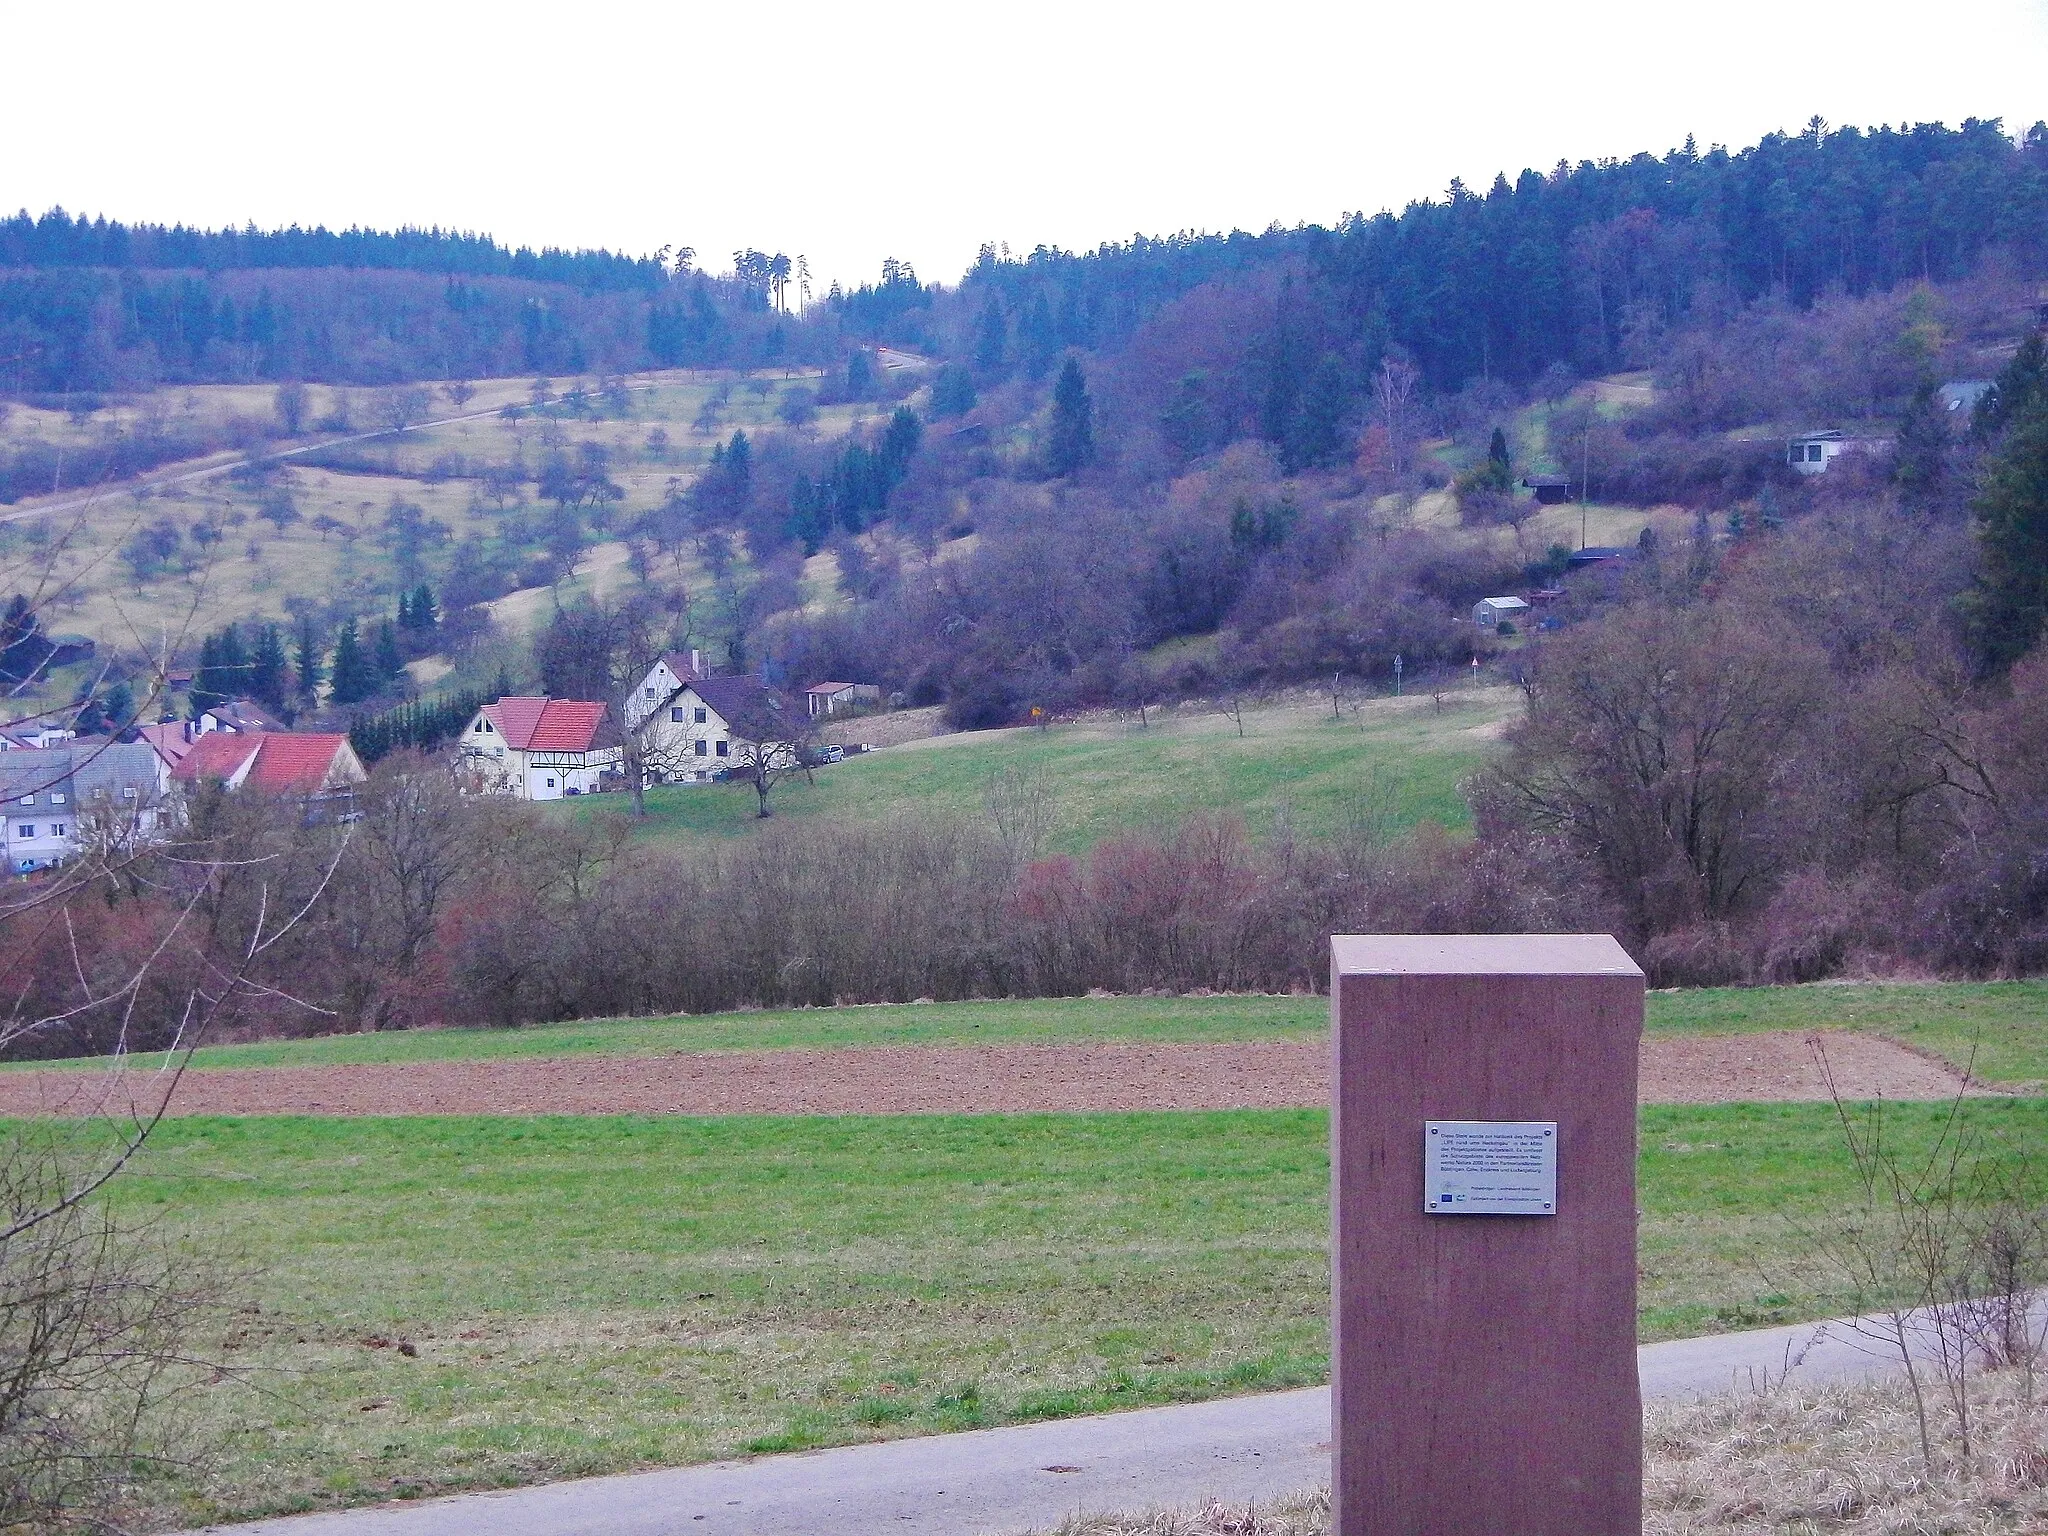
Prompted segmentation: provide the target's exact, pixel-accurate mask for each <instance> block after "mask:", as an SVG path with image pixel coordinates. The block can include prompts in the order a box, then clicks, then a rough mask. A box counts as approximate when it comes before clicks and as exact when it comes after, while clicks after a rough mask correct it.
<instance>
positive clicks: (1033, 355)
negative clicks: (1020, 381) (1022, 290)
mask: <svg viewBox="0 0 2048 1536" xmlns="http://www.w3.org/2000/svg"><path fill="white" fill-rule="evenodd" d="M1022 334H1023V342H1024V360H1025V371H1026V372H1028V373H1029V374H1030V375H1031V377H1032V378H1033V379H1042V378H1044V377H1045V370H1046V369H1047V368H1049V367H1051V366H1052V359H1053V354H1054V353H1056V352H1058V351H1059V349H1060V332H1059V327H1058V326H1056V325H1054V324H1053V319H1052V305H1050V304H1049V303H1047V302H1046V298H1045V290H1044V289H1043V288H1041V289H1039V290H1038V292H1037V293H1036V294H1034V295H1032V299H1031V307H1030V308H1029V309H1027V310H1026V311H1024V325H1023V333H1022Z"/></svg>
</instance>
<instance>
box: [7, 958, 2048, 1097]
mask: <svg viewBox="0 0 2048 1536" xmlns="http://www.w3.org/2000/svg"><path fill="white" fill-rule="evenodd" d="M1329 1006H1330V1005H1329V1001H1328V999H1326V998H1322V997H1116V998H1082V997H1046V998H1028V999H1010V1000H997V1001H991V1002H969V1003H884V1004H877V1005H875V1006H872V1007H856V1008H795V1009H781V1010H764V1011H761V1012H756V1013H714V1014H698V1015H685V1016H681V1017H676V1018H663V1019H585V1020H579V1021H577V1022H575V1023H571V1024H537V1025H533V1026H531V1027H528V1028H525V1029H436V1030H402V1031H394V1032H391V1033H379V1034H363V1035H322V1036H319V1037H317V1038H315V1039H310V1040H265V1041H258V1042H255V1043H252V1044H248V1045H213V1046H207V1047H205V1048H204V1049H202V1050H201V1051H199V1052H198V1054H197V1056H196V1058H195V1063H194V1064H195V1065H196V1066H198V1067H201V1068H206V1067H283V1066H295V1067H296V1066H318V1065H322V1064H343V1063H349V1062H404V1061H473V1060H482V1059H487V1058H501V1057H510V1056H525V1057H550V1056H580V1055H585V1054H591V1053H597V1054H608V1055H648V1054H657V1053H662V1052H668V1051H728V1050H782V1049H792V1048H804V1049H816V1048H832V1047H841V1046H860V1045H1018V1044H1044V1043H1056V1042H1059V1041H1064V1040H1268V1039H1281V1038H1288V1037H1294V1038H1299V1037H1302V1036H1305V1035H1314V1034H1318V1033H1320V1032H1321V1031H1322V1030H1323V1029H1324V1028H1326V1027H1327V1025H1328V1022H1329ZM1647 1015H1648V1018H1647V1028H1648V1030H1649V1032H1650V1033H1651V1034H1743V1033H1749V1032H1753V1031H1756V1030H1766V1029H1798V1030H1808V1029H1865V1030H1872V1031H1875V1032H1876V1033H1879V1034H1884V1035H1889V1036H1891V1037H1892V1038H1894V1039H1897V1040H1903V1041H1905V1042H1907V1043H1908V1044H1911V1045H1914V1046H1916V1047H1919V1048H1920V1049H1923V1050H1928V1051H1933V1052H1935V1053H1937V1054H1939V1055H1941V1056H1944V1057H1946V1058H1947V1059H1948V1060H1950V1061H1953V1062H1955V1063H1956V1064H1957V1065H1958V1066H1965V1065H1970V1064H1971V1063H1973V1062H1974V1066H1975V1070H1976V1073H1977V1075H1978V1076H1979V1077H1981V1078H1983V1079H1984V1080H1985V1081H1987V1082H1993V1083H2006V1084H2020V1083H2030V1082H2038V1081H2042V1080H2048V981H2006V982H1988V983H1977V982H1938V983H1888V984H1881V985H1866V986H1836V985H1831V984H1823V985H1820V986H1810V987H1748V988H1745V987H1711V988H1702V989H1700V990H1697V991H1688V992H1653V993H1651V994H1650V996H1649V999H1648V1002H1647ZM78 1064H79V1063H78V1062H76V1061H73V1062H69V1063H56V1062H16V1063H12V1064H11V1065H10V1066H9V1067H8V1068H7V1070H14V1071H32V1070H35V1069H37V1068H39V1067H46V1066H58V1065H70V1066H77V1065H78Z"/></svg>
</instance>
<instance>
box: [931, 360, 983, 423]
mask: <svg viewBox="0 0 2048 1536" xmlns="http://www.w3.org/2000/svg"><path fill="white" fill-rule="evenodd" d="M975 399H976V396H975V393H974V375H973V373H971V372H970V371H969V370H967V369H966V368H963V367H961V366H960V364H958V363H948V364H946V366H945V367H943V368H941V369H940V370H939V377H938V381H937V382H936V383H934V384H933V385H932V414H933V415H934V416H938V417H946V416H964V415H966V414H967V413H968V412H969V411H971V410H973V409H974V402H975Z"/></svg>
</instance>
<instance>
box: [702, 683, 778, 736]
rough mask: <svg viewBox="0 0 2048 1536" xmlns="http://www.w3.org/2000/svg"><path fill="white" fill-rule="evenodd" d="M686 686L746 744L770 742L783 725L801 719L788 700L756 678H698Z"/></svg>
mask: <svg viewBox="0 0 2048 1536" xmlns="http://www.w3.org/2000/svg"><path fill="white" fill-rule="evenodd" d="M690 687H691V688H692V689H694V690H695V691H696V694H697V697H698V698H700V699H702V700H703V701H704V702H705V703H706V704H708V705H710V706H711V707H712V708H713V709H715V710H716V711H718V715H719V718H720V719H722V720H724V721H725V723H726V725H727V726H728V727H729V728H730V729H731V730H732V731H733V732H735V733H736V734H737V735H740V736H742V737H744V738H746V739H747V740H749V741H767V740H770V739H771V738H772V737H773V736H774V735H775V733H776V731H777V730H778V729H780V728H782V726H784V725H785V724H786V723H787V722H789V721H792V720H797V719H799V718H801V712H800V711H798V710H797V709H796V708H795V707H794V706H793V705H792V704H791V703H790V701H789V700H787V699H785V698H784V697H783V696H782V695H781V694H780V693H778V692H777V691H776V690H775V689H773V688H770V687H769V686H768V685H767V684H766V683H764V682H762V681H761V680H760V679H759V678H758V677H700V678H698V679H697V680H696V681H695V682H693V683H691V684H690Z"/></svg>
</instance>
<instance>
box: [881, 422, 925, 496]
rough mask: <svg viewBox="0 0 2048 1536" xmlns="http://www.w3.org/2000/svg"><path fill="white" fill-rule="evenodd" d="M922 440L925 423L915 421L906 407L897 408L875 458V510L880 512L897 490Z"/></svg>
mask: <svg viewBox="0 0 2048 1536" xmlns="http://www.w3.org/2000/svg"><path fill="white" fill-rule="evenodd" d="M923 439H924V423H923V422H921V421H919V420H918V419H917V413H916V412H915V411H913V410H911V409H910V407H909V406H907V405H899V406H897V407H896V410H895V413H894V414H893V415H891V416H890V418H889V430H888V431H886V432H884V433H883V434H882V449H881V452H880V453H879V454H878V455H877V456H876V457H877V459H878V460H879V463H878V464H877V468H878V469H879V470H880V472H881V480H882V484H881V494H880V495H879V496H878V497H877V498H876V505H875V510H877V511H880V510H881V508H882V507H883V506H884V505H885V504H886V503H887V501H888V498H889V492H891V491H893V490H894V489H896V486H897V483H898V482H899V481H901V480H902V478H903V476H904V473H905V471H907V470H908V469H909V467H910V461H911V459H912V458H913V457H914V456H915V455H916V453H917V445H918V444H919V443H920V442H922V441H923Z"/></svg>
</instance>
